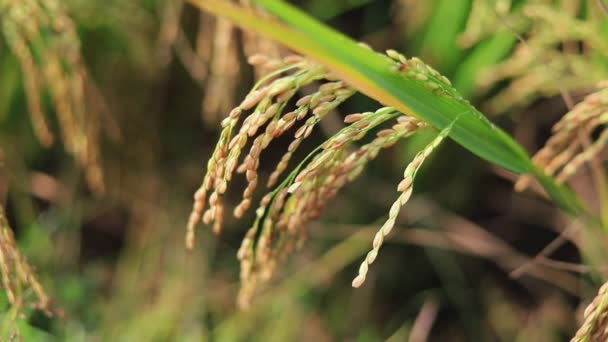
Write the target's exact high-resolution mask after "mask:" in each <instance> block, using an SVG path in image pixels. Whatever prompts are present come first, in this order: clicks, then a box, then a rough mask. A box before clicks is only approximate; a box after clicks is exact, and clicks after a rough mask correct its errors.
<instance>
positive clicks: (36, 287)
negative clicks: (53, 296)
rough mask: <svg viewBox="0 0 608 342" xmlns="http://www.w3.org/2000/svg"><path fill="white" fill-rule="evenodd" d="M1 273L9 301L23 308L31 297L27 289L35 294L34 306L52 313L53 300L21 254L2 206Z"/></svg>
mask: <svg viewBox="0 0 608 342" xmlns="http://www.w3.org/2000/svg"><path fill="white" fill-rule="evenodd" d="M0 273H1V275H2V285H3V288H4V291H5V293H6V297H7V298H8V302H9V303H10V304H11V305H13V306H16V307H18V308H21V307H22V306H23V305H24V304H25V303H26V302H27V301H30V300H31V299H30V298H26V297H25V296H27V291H30V290H31V291H32V292H33V294H34V296H35V303H34V307H35V308H36V309H38V310H42V311H43V312H45V313H46V314H47V315H52V314H53V310H52V306H51V300H50V298H49V296H48V295H47V294H46V292H45V291H44V288H43V287H42V285H41V284H40V282H39V281H38V279H37V277H36V275H35V274H34V271H33V270H32V267H31V266H30V265H29V263H28V262H27V260H26V258H25V256H23V254H21V252H20V251H19V248H18V247H17V244H16V242H15V238H14V236H13V231H12V229H11V228H10V226H9V224H8V220H7V219H6V215H5V214H4V209H3V208H2V207H1V206H0Z"/></svg>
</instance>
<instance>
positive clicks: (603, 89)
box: [515, 82, 608, 191]
mask: <svg viewBox="0 0 608 342" xmlns="http://www.w3.org/2000/svg"><path fill="white" fill-rule="evenodd" d="M599 88H600V90H598V91H597V92H595V93H592V94H590V95H588V96H587V97H586V98H585V99H584V100H583V101H582V102H580V103H579V104H577V105H576V106H574V108H572V110H571V111H569V112H568V113H567V114H566V115H564V116H563V117H562V119H561V120H560V121H558V122H557V123H556V124H555V125H554V126H553V128H552V132H553V135H552V136H551V137H550V138H549V139H548V140H547V142H546V143H545V146H543V148H541V149H540V150H539V151H538V152H537V153H536V154H535V155H534V157H533V158H532V160H533V161H534V163H535V164H536V165H538V166H539V167H540V168H541V169H542V170H543V171H544V172H545V173H546V174H548V175H550V176H556V180H557V182H558V183H563V182H566V181H567V180H568V179H569V178H570V177H572V176H573V175H574V174H575V173H576V172H577V171H578V170H579V169H580V167H581V166H582V165H583V164H584V163H585V162H588V161H590V160H591V159H593V158H594V157H595V156H596V155H597V154H598V153H600V152H601V151H602V150H603V149H604V147H605V146H606V143H608V131H607V130H606V128H601V129H602V131H601V132H600V133H599V135H598V136H597V137H595V138H594V137H593V134H594V132H595V131H596V130H597V129H598V127H602V126H604V125H606V123H608V84H606V82H603V83H600V84H599ZM581 139H587V140H588V141H593V143H591V144H588V145H586V144H583V143H582V141H581ZM530 182H531V178H530V176H522V177H520V179H519V180H518V181H517V183H516V184H515V188H516V189H517V190H518V191H522V190H524V189H526V187H527V186H528V185H529V184H530Z"/></svg>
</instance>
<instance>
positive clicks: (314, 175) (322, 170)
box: [238, 107, 426, 308]
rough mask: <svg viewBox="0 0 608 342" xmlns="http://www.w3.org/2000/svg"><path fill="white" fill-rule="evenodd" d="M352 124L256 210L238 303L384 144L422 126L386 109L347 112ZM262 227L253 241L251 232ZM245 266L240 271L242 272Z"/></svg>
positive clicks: (270, 272) (244, 251) (243, 304)
mask: <svg viewBox="0 0 608 342" xmlns="http://www.w3.org/2000/svg"><path fill="white" fill-rule="evenodd" d="M396 117H397V122H396V123H395V124H394V125H393V126H392V127H391V128H387V129H382V130H380V131H378V132H377V135H376V138H375V139H374V140H373V141H372V142H370V143H368V144H366V145H363V146H361V147H360V148H359V149H357V150H355V151H350V147H351V145H352V144H353V143H354V142H356V141H357V140H359V139H361V138H363V137H364V136H365V135H366V133H367V132H368V131H370V130H371V129H374V128H375V127H377V126H378V125H381V124H383V123H386V122H387V121H389V120H391V119H394V118H396ZM345 122H346V123H348V124H350V125H349V126H348V127H346V128H344V129H343V130H341V131H340V132H339V133H337V134H336V135H334V136H333V137H331V138H329V139H328V141H326V142H325V143H324V144H323V145H322V146H321V151H319V153H318V154H316V155H314V157H313V158H312V160H311V161H310V162H309V163H307V164H306V166H305V167H303V168H302V169H301V170H300V171H297V172H295V173H292V177H291V179H293V182H290V184H289V186H288V185H287V184H284V187H282V188H279V189H277V190H276V192H275V193H274V196H273V195H272V193H271V195H267V196H266V197H265V198H264V199H262V203H261V206H260V207H259V208H258V210H257V211H256V213H257V215H258V220H257V221H256V222H257V224H256V225H254V227H253V228H251V229H250V231H249V232H248V234H247V237H246V238H245V240H244V241H243V244H242V246H241V249H240V250H239V253H238V256H239V259H240V260H241V270H242V273H241V283H242V288H241V291H240V293H239V301H238V302H239V305H240V306H241V307H244V308H246V307H248V306H249V305H250V302H251V297H252V296H253V294H254V293H255V290H256V287H257V286H259V284H260V283H261V282H265V281H267V280H268V279H270V278H271V277H272V275H273V273H274V272H275V269H276V266H277V264H279V263H280V262H281V260H283V259H284V258H286V257H287V256H288V255H289V254H291V253H292V252H293V251H294V250H295V249H297V248H299V247H300V246H301V245H302V244H303V242H304V241H305V240H306V236H307V230H306V229H305V228H306V225H307V223H308V222H310V221H311V220H314V219H316V218H318V217H319V216H320V215H321V213H322V211H323V209H324V208H325V207H326V206H327V204H328V203H330V202H331V199H332V198H333V197H334V196H335V195H336V194H337V192H338V191H339V190H340V189H341V188H342V187H344V186H345V185H346V184H348V183H349V182H352V181H353V180H354V179H355V178H356V177H357V176H358V175H359V174H360V172H361V171H362V170H363V168H364V166H365V165H366V164H367V163H368V162H369V161H371V160H373V159H374V158H375V157H376V156H377V155H378V152H379V151H380V150H381V149H384V148H388V147H390V146H392V145H393V144H395V143H396V142H397V141H399V140H400V139H403V138H406V137H408V136H410V135H412V134H413V133H414V132H416V131H417V130H418V129H419V128H421V127H424V126H426V125H425V124H424V123H422V122H420V121H419V120H417V119H415V118H411V117H407V116H403V115H402V114H401V113H399V112H396V111H395V110H394V109H393V108H390V107H385V108H381V109H379V110H378V111H376V112H373V113H372V112H368V113H357V114H351V115H349V116H347V117H346V119H345ZM257 231H260V233H259V237H258V240H257V241H258V242H257V245H256V246H255V249H254V246H253V244H252V242H251V238H250V237H251V236H255V234H256V232H257ZM243 270H244V271H243Z"/></svg>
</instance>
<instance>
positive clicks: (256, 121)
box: [186, 56, 352, 247]
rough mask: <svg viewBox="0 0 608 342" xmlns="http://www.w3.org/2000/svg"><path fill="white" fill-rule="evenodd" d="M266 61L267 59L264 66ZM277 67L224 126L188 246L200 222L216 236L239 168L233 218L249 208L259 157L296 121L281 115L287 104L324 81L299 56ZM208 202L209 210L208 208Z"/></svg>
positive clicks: (316, 69)
mask: <svg viewBox="0 0 608 342" xmlns="http://www.w3.org/2000/svg"><path fill="white" fill-rule="evenodd" d="M252 59H254V60H253V61H252V62H258V63H259V62H260V60H261V58H252ZM270 61H271V60H270V59H268V60H265V61H264V63H268V62H270ZM275 65H277V66H279V67H280V68H279V69H278V70H275V71H274V72H272V73H270V74H269V75H267V76H266V77H264V78H263V79H262V80H260V82H258V84H257V85H256V87H254V89H253V90H252V91H251V92H250V93H249V94H248V95H247V96H246V97H245V99H244V100H243V102H241V104H240V105H239V106H238V107H236V108H235V109H233V110H232V111H231V113H230V115H229V116H228V117H227V118H225V119H224V120H223V121H222V127H223V130H222V132H221V134H220V139H219V141H218V144H217V146H216V148H215V151H214V153H213V155H212V157H211V159H210V160H209V162H208V165H207V173H206V175H205V177H204V179H203V182H202V184H201V187H200V188H199V189H198V190H197V192H196V194H195V202H194V205H193V209H192V213H191V215H190V219H189V222H188V233H187V237H186V241H187V246H189V247H192V246H193V244H194V228H195V226H196V225H197V224H198V223H199V222H200V221H201V220H203V222H205V223H206V224H210V223H211V222H213V223H214V231H215V232H216V233H219V232H220V231H221V228H222V221H223V212H224V205H223V201H222V195H223V194H224V193H225V192H226V190H227V188H228V184H229V182H230V181H231V180H232V177H233V175H234V173H235V172H236V171H237V166H238V171H240V172H242V173H245V174H246V177H247V180H248V185H247V188H246V189H245V191H244V193H243V200H242V202H241V203H240V204H239V205H238V206H237V208H235V212H234V213H235V214H236V216H237V217H240V216H242V214H243V213H244V212H245V211H246V210H247V209H248V208H249V206H250V203H251V196H252V195H253V192H254V190H255V188H256V187H257V182H258V175H257V168H258V165H259V157H260V154H261V152H262V151H263V150H264V149H265V148H266V147H267V146H268V144H269V143H270V142H271V141H272V140H273V139H274V138H275V137H278V136H279V135H281V134H282V133H283V132H284V131H286V130H287V128H288V127H287V126H291V125H293V123H294V122H295V121H294V120H295V117H297V116H298V115H296V114H293V113H287V114H285V115H283V109H284V107H285V105H286V103H287V102H288V101H289V100H290V99H291V98H292V97H293V96H294V95H295V94H296V92H297V91H298V90H299V89H300V88H301V87H303V86H306V85H308V84H310V83H312V82H314V81H317V80H321V79H324V78H327V77H328V72H327V71H326V70H325V68H323V67H321V66H319V65H317V64H315V63H312V62H310V61H308V60H305V59H302V58H299V57H297V58H296V57H290V56H288V57H286V58H283V59H281V60H279V61H278V63H275ZM351 94H352V92H351ZM252 108H254V109H253V112H252V113H251V114H250V115H249V116H247V117H246V118H245V119H244V120H243V122H242V125H241V126H240V128H239V129H238V130H237V125H238V123H239V120H240V117H241V114H242V113H243V112H244V111H248V110H251V109H252ZM300 114H302V113H300ZM303 114H307V113H303ZM264 125H267V126H266V129H265V130H264V133H263V134H261V135H259V136H258V137H256V138H255V139H254V142H253V144H252V146H251V148H250V150H249V153H248V154H247V155H246V156H245V158H244V159H243V161H242V162H241V161H240V157H241V154H242V151H243V148H244V147H245V145H246V144H247V142H248V141H249V140H250V138H252V137H254V136H256V135H257V134H258V132H259V131H260V130H261V128H262V127H264ZM207 196H208V197H209V198H208V201H207ZM207 203H208V204H209V207H208V208H206V204H207Z"/></svg>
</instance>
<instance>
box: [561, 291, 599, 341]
mask: <svg viewBox="0 0 608 342" xmlns="http://www.w3.org/2000/svg"><path fill="white" fill-rule="evenodd" d="M607 293H608V282H607V283H604V285H602V286H601V287H600V289H599V291H598V293H597V296H596V297H595V298H593V300H592V301H591V303H589V305H588V306H587V308H586V309H585V312H584V319H583V323H582V324H581V326H580V328H579V329H578V330H577V332H576V335H574V337H573V338H572V339H571V340H570V341H571V342H583V341H606V340H608V298H607V296H606V294H607Z"/></svg>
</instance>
